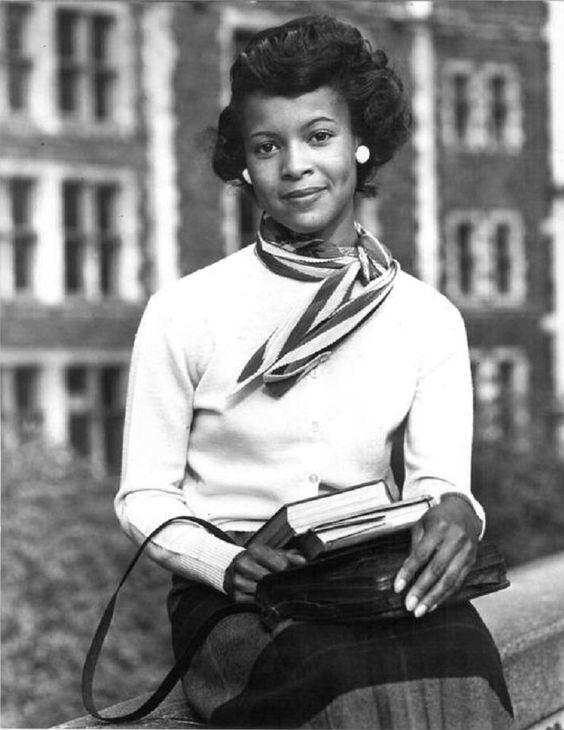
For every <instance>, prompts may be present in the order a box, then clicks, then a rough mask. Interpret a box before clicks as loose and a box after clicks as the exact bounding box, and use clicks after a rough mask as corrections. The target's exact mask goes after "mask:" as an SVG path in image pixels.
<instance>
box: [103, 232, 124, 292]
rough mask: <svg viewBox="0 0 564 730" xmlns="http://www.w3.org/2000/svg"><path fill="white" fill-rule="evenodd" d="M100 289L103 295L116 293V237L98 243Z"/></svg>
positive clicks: (117, 265) (117, 257) (117, 255)
mask: <svg viewBox="0 0 564 730" xmlns="http://www.w3.org/2000/svg"><path fill="white" fill-rule="evenodd" d="M98 265H99V272H98V273H99V277H100V291H101V293H102V294H104V295H110V294H117V293H118V286H117V282H118V269H119V248H118V244H117V241H116V239H114V238H110V239H104V240H102V241H101V243H100V248H99V255H98Z"/></svg>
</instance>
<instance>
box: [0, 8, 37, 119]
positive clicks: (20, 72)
mask: <svg viewBox="0 0 564 730" xmlns="http://www.w3.org/2000/svg"><path fill="white" fill-rule="evenodd" d="M2 6H3V7H0V13H1V14H2V17H1V18H0V21H1V33H2V36H3V38H2V43H3V48H4V57H3V61H4V63H3V66H4V76H5V80H4V84H5V92H4V93H5V98H6V107H7V108H8V110H9V111H11V112H25V111H27V110H28V109H29V84H30V77H31V73H32V69H33V64H32V60H31V56H30V53H29V19H30V14H31V7H30V6H29V5H28V4H27V3H20V2H18V3H2Z"/></svg>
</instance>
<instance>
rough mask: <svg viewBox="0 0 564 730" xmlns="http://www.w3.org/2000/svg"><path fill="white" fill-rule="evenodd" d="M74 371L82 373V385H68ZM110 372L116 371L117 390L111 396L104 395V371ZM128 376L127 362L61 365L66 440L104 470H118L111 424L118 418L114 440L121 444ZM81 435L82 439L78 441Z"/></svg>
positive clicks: (112, 471) (84, 456) (117, 452)
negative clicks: (115, 438) (62, 367)
mask: <svg viewBox="0 0 564 730" xmlns="http://www.w3.org/2000/svg"><path fill="white" fill-rule="evenodd" d="M73 371H74V372H75V373H78V372H80V374H81V375H83V376H84V383H83V387H81V388H78V389H77V388H74V389H73V388H72V387H70V386H71V383H70V377H69V376H70V373H71V372H73ZM109 373H112V374H117V381H116V383H117V390H116V391H115V392H113V393H112V397H111V398H110V400H108V398H106V397H105V393H104V384H103V378H104V374H109ZM127 377H128V368H127V363H116V362H104V361H102V362H97V363H92V362H88V361H75V362H71V363H68V364H67V365H66V366H65V367H64V380H65V391H66V412H67V444H68V446H69V447H70V448H73V449H74V451H75V452H76V453H77V454H78V455H79V456H81V457H82V458H85V459H87V460H88V461H90V462H91V463H93V465H94V466H96V465H98V466H101V467H102V470H103V471H104V472H108V471H109V472H110V473H117V472H118V471H119V449H118V450H117V451H115V448H114V450H113V451H112V445H111V444H112V438H111V437H112V436H114V437H116V433H115V431H114V429H113V425H114V424H115V421H116V419H117V420H118V421H119V428H118V432H119V434H118V438H117V442H118V443H120V444H121V441H122V438H123V424H124V419H125V402H126V395H127ZM116 383H114V384H116ZM73 391H74V392H73ZM110 401H111V402H110ZM83 439H84V443H83V444H82V445H81V443H80V442H81V441H82V440H83ZM114 447H115V444H114Z"/></svg>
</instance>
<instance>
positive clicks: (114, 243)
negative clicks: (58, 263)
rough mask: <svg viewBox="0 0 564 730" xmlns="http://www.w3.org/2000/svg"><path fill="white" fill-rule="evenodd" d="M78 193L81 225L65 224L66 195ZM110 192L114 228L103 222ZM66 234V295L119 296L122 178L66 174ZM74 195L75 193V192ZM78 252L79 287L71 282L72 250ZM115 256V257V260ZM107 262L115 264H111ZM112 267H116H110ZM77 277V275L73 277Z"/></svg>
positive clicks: (110, 297)
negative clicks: (105, 199)
mask: <svg viewBox="0 0 564 730" xmlns="http://www.w3.org/2000/svg"><path fill="white" fill-rule="evenodd" d="M71 192H73V194H74V193H76V206H77V207H76V210H75V211H74V213H75V214H76V217H77V222H78V225H77V227H76V228H75V229H72V228H71V229H69V228H67V226H66V220H65V219H66V218H67V208H66V205H67V203H66V199H67V195H68V194H69V193H71ZM104 193H110V198H111V202H110V206H109V207H110V208H111V209H112V210H111V212H110V218H111V219H112V220H111V228H110V229H105V228H104V227H103V225H101V224H100V219H101V218H102V217H104V215H103V207H104V202H103V195H104ZM61 196H62V201H61V204H62V207H63V238H64V263H65V266H64V277H65V294H66V296H67V297H72V296H84V297H88V296H90V297H92V298H100V299H103V300H107V299H115V298H118V297H119V279H120V269H121V250H122V237H121V235H120V232H119V219H120V216H119V214H118V212H117V211H118V210H119V209H120V208H121V197H122V190H121V185H120V183H119V181H116V180H114V179H112V178H108V179H107V180H92V179H91V178H90V179H88V178H87V179H84V178H82V177H81V178H66V179H65V180H63V184H62V190H61ZM73 197H74V195H73ZM70 251H73V252H77V251H78V255H79V259H82V261H80V260H79V261H78V264H79V269H78V270H77V274H78V276H77V277H76V282H77V285H76V288H75V287H74V286H73V287H71V286H70V279H69V259H70V256H69V253H70ZM112 259H113V261H112ZM108 263H110V264H113V265H111V266H108ZM109 269H113V271H111V272H110V271H109ZM73 278H74V277H73Z"/></svg>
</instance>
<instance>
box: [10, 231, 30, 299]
mask: <svg viewBox="0 0 564 730" xmlns="http://www.w3.org/2000/svg"><path fill="white" fill-rule="evenodd" d="M34 256H35V236H34V235H33V234H27V235H18V234H16V235H15V236H14V258H13V261H14V287H15V289H16V291H30V290H31V289H32V288H33V269H34V265H33V264H34Z"/></svg>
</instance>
